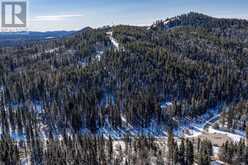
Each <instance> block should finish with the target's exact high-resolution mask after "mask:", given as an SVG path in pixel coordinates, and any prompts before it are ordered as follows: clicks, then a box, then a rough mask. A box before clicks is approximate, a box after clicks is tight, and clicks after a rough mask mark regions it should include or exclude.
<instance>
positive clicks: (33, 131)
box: [0, 13, 248, 164]
mask: <svg viewBox="0 0 248 165" xmlns="http://www.w3.org/2000/svg"><path fill="white" fill-rule="evenodd" d="M0 87H1V88H0V95H1V99H0V107H1V108H0V110H1V111H0V119H1V120H0V121H1V124H0V126H1V131H0V133H1V135H2V140H1V141H0V147H1V148H6V147H5V145H7V146H8V147H9V148H10V150H11V153H7V151H6V152H5V151H2V153H1V154H0V159H1V161H3V162H6V161H7V162H9V164H11V163H12V164H18V162H19V161H20V160H22V161H23V159H24V158H25V159H29V160H31V161H32V162H33V163H34V164H36V163H38V164H39V163H42V164H67V163H68V162H70V161H71V160H73V162H72V164H80V162H81V163H82V162H84V163H82V164H121V163H123V164H136V163H137V161H138V160H139V159H141V158H142V160H143V159H144V158H146V157H147V156H146V155H145V154H147V153H152V155H153V156H151V155H150V156H149V157H147V159H148V158H149V160H145V161H143V162H140V164H144V162H148V164H149V162H154V159H156V160H157V162H156V164H163V163H165V162H167V163H168V160H169V162H170V159H172V160H171V161H172V162H173V161H175V159H179V158H175V157H173V156H172V155H171V157H170V156H169V159H168V160H167V161H166V160H164V157H165V155H166V154H167V152H166V151H167V150H168V147H167V148H166V145H165V146H164V147H165V148H166V149H165V148H163V150H161V149H160V148H159V145H158V144H157V142H156V141H155V140H154V139H153V138H156V137H164V136H166V135H167V136H168V133H167V132H169V130H177V129H178V128H180V126H181V121H182V120H184V119H186V118H187V119H189V120H193V119H196V118H198V117H199V116H201V115H204V114H206V113H208V111H209V110H210V109H211V108H214V107H217V106H220V107H221V110H220V111H222V112H223V113H222V114H223V117H222V118H223V120H225V121H229V122H228V123H229V125H228V127H227V128H228V130H230V128H233V130H234V129H239V130H240V131H245V130H247V124H248V123H247V121H248V114H247V99H248V21H246V20H236V19H217V18H212V17H209V16H206V15H202V14H198V13H189V14H186V15H182V16H178V17H175V18H170V19H166V20H161V21H157V22H156V23H154V24H153V25H152V26H151V27H135V26H125V25H119V26H114V27H103V28H99V29H92V28H85V29H83V30H81V31H79V32H76V33H75V34H72V35H70V36H68V37H65V38H60V39H53V40H48V41H43V40H42V41H41V40H40V41H32V42H26V43H24V44H21V45H18V46H16V47H11V48H10V47H3V48H0ZM223 105H224V106H223ZM236 112H238V114H235V115H232V116H231V117H229V118H228V119H225V117H226V116H225V114H229V113H232V114H234V113H236ZM229 116H230V115H229ZM230 118H231V119H230ZM240 119H242V121H243V122H242V123H241V124H240V125H238V126H237V125H234V123H235V122H231V120H235V121H238V120H240ZM225 121H224V124H222V126H218V127H225ZM134 137H139V138H137V139H135V138H134ZM132 138H134V139H135V140H132ZM121 139H125V140H126V141H125V142H126V143H125V144H126V147H125V148H126V151H125V152H126V153H128V151H129V150H128V149H130V151H131V152H130V154H131V155H129V156H130V157H125V156H123V155H116V154H115V151H116V150H118V151H119V152H117V153H118V154H124V153H122V149H123V148H122V149H116V148H115V149H114V151H113V144H112V143H114V142H113V141H112V140H121ZM172 139H173V138H172ZM168 141H169V139H168ZM180 142H181V141H180ZM170 143H171V145H174V146H175V144H174V143H175V142H174V140H171V141H170ZM170 143H169V142H168V144H170ZM193 143H194V142H193ZM241 143H242V144H241V145H242V154H243V155H242V156H243V157H242V159H239V161H240V162H245V161H246V163H247V160H248V159H246V158H247V157H246V158H245V156H247V153H248V149H247V146H245V144H244V142H243V141H241ZM121 144H122V143H121ZM143 144H145V146H143ZM122 145H123V144H122ZM181 145H182V147H184V146H183V145H184V141H182V142H181ZM185 145H187V153H188V152H190V154H189V155H187V156H188V157H187V158H181V159H183V160H180V159H179V160H176V163H177V161H179V163H180V161H181V162H184V161H186V162H187V163H186V164H192V163H193V162H194V152H199V153H201V154H202V155H197V156H195V161H197V162H198V163H199V164H201V163H200V162H202V164H204V163H206V161H207V162H209V161H210V156H212V155H213V154H212V152H210V151H211V145H212V144H210V142H208V141H203V142H202V143H201V144H200V142H199V146H198V150H197V151H192V150H194V146H192V145H193V144H192V142H191V141H190V140H186V142H185ZM201 145H202V147H200V146H201ZM188 147H189V148H188ZM245 147H246V148H245ZM179 148H180V147H179ZM179 148H178V147H177V146H176V147H175V148H173V152H175V153H174V156H175V155H177V152H179V151H177V150H179ZM191 148H193V149H191ZM3 150H4V149H3ZM85 150H87V152H86V151H85ZM143 150H145V151H147V152H144V151H143ZM180 150H183V149H182V148H181V149H180ZM12 151H13V152H12ZM200 151H201V152H200ZM136 152H137V153H138V154H137V155H136V154H135V153H136ZM181 152H182V155H184V152H186V151H184V150H183V151H181ZM12 153H15V154H14V155H15V157H11V155H12ZM101 154H108V155H101ZM132 154H133V155H132ZM139 154H140V155H139ZM192 154H193V155H192ZM65 155H66V156H65ZM113 155H115V156H114V158H113V157H112V156H113ZM205 155H207V157H205ZM119 159H121V160H119ZM184 159H185V160H184ZM225 159H226V157H223V159H222V160H223V161H226V160H225ZM124 160H126V161H124ZM128 161H130V162H128ZM164 161H165V162H164ZM228 161H229V162H230V161H231V160H228ZM184 163H185V162H184Z"/></svg>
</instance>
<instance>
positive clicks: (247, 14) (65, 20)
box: [28, 0, 248, 31]
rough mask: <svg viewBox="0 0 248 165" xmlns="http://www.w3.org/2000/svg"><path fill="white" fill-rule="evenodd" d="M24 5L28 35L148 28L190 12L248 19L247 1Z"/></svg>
mask: <svg viewBox="0 0 248 165" xmlns="http://www.w3.org/2000/svg"><path fill="white" fill-rule="evenodd" d="M28 4H29V7H28V9H29V14H28V15H29V20H30V23H29V30H31V31H55V30H79V29H82V28H84V27H86V26H90V27H93V28H97V27H102V26H104V25H118V24H129V25H151V24H152V23H153V22H155V21H156V20H160V19H165V18H168V17H173V16H177V15H180V14H184V13H188V12H190V11H194V12H199V13H204V14H208V15H210V16H214V17H227V18H242V19H248V0H28Z"/></svg>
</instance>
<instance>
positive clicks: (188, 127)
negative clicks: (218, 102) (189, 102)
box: [175, 106, 220, 138]
mask: <svg viewBox="0 0 248 165" xmlns="http://www.w3.org/2000/svg"><path fill="white" fill-rule="evenodd" d="M219 117H220V106H217V107H215V108H212V109H210V110H208V112H207V113H205V114H203V115H202V116H200V117H197V118H195V119H185V120H184V121H183V122H181V124H180V126H179V128H178V129H177V130H175V135H177V136H179V137H185V138H193V137H197V136H199V135H201V134H202V133H204V132H205V131H206V130H205V128H206V126H207V125H209V124H211V122H212V121H214V120H217V119H218V118H219Z"/></svg>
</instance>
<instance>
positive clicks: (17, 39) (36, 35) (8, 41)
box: [0, 31, 75, 47]
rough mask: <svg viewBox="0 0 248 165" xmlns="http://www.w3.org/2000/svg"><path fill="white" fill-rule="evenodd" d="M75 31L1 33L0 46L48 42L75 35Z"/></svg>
mask: <svg viewBox="0 0 248 165" xmlns="http://www.w3.org/2000/svg"><path fill="white" fill-rule="evenodd" d="M74 32H75V31H49V32H33V31H31V32H20V33H19V32H17V33H12V32H2V33H0V46H1V47H3V46H13V45H14V46H15V45H16V44H17V45H19V44H21V43H23V42H27V41H34V40H47V39H55V38H62V37H66V36H69V35H71V34H73V33H74Z"/></svg>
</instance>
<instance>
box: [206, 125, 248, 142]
mask: <svg viewBox="0 0 248 165" xmlns="http://www.w3.org/2000/svg"><path fill="white" fill-rule="evenodd" d="M208 132H209V133H213V134H214V133H218V134H223V135H225V136H227V137H229V138H231V139H232V140H233V141H234V142H239V141H240V140H241V139H245V135H244V134H243V135H239V134H235V133H230V132H225V131H221V130H217V129H214V128H213V127H212V126H210V127H209V128H208Z"/></svg>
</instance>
